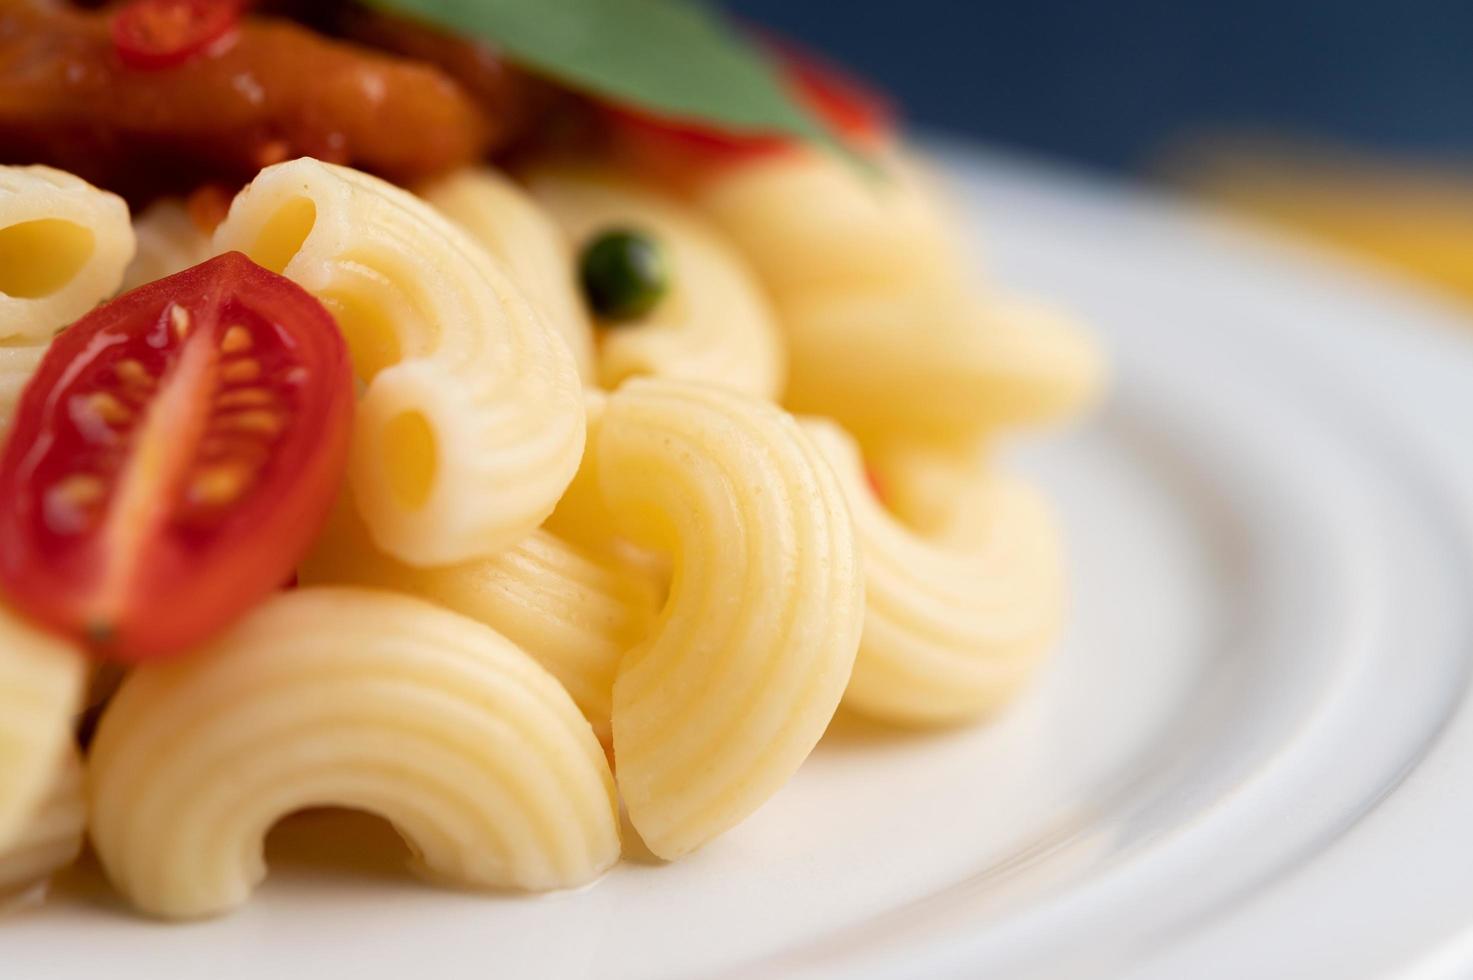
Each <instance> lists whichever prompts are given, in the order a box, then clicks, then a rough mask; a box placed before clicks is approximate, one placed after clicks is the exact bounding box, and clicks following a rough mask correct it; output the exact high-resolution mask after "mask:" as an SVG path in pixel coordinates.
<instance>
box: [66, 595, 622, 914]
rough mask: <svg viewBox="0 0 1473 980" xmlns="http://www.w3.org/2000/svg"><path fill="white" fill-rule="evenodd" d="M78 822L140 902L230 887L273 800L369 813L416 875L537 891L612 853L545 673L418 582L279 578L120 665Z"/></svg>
mask: <svg viewBox="0 0 1473 980" xmlns="http://www.w3.org/2000/svg"><path fill="white" fill-rule="evenodd" d="M88 782H89V795H90V798H91V814H90V817H91V820H90V822H91V835H92V842H93V844H94V846H95V847H96V849H97V853H98V856H99V857H100V858H101V860H102V863H103V866H104V867H105V869H106V870H107V872H108V875H109V877H110V878H111V879H112V881H113V882H114V884H115V885H116V886H117V887H118V888H119V890H120V891H122V892H123V894H125V895H126V896H128V898H129V899H130V900H131V901H132V902H133V903H134V904H135V905H136V906H137V907H138V908H140V909H143V910H144V911H147V912H149V913H151V914H154V915H157V916H162V917H167V918H196V917H200V916H207V915H212V914H216V913H219V912H223V911H226V910H228V909H231V908H234V907H236V906H238V905H239V904H241V903H242V902H244V901H245V900H246V898H247V897H248V896H249V894H250V892H251V890H252V889H253V888H254V887H255V885H256V884H257V883H258V882H259V881H260V880H261V879H262V878H263V877H264V875H265V871H266V869H265V866H264V864H263V862H262V856H261V852H262V842H263V840H264V838H265V835H266V833H267V831H268V830H269V829H270V827H271V826H272V825H273V824H275V823H276V822H277V821H278V820H279V819H281V818H282V817H284V816H286V815H287V814H289V813H291V812H293V811H296V810H299V809H303V808H306V807H312V806H323V805H339V806H346V807H350V808H354V809H361V810H366V811H368V812H371V813H375V814H378V815H380V816H383V817H385V818H387V819H388V820H389V821H390V823H392V824H393V825H394V827H395V828H396V829H397V830H398V831H399V832H400V833H401V834H402V835H404V837H405V838H406V839H407V840H408V841H409V843H410V845H411V847H412V848H413V850H414V853H415V854H416V857H417V862H418V865H419V867H420V870H422V871H423V872H424V873H426V874H428V875H431V876H433V877H435V878H439V879H443V880H446V881H449V882H453V883H455V884H459V885H465V886H475V887H490V888H519V889H545V888H565V887H572V886H575V885H581V884H584V883H586V882H588V881H591V880H593V879H594V878H596V877H597V876H598V875H600V874H601V873H602V872H603V871H604V870H605V869H606V868H608V867H609V865H611V864H612V863H613V862H614V861H615V860H616V859H617V858H618V856H619V827H618V812H617V808H616V805H615V800H614V786H613V780H612V777H611V776H610V774H609V769H608V764H607V762H606V761H605V759H604V753H603V750H602V748H601V747H600V746H599V743H598V740H597V739H596V738H594V735H593V732H592V730H591V729H590V728H589V727H588V723H587V722H586V721H585V720H584V719H583V716H582V715H580V714H579V713H578V709H577V707H576V706H575V705H574V704H573V702H572V700H571V699H569V697H568V695H567V694H566V693H565V692H564V691H563V690H562V688H561V687H560V686H559V685H558V683H557V682H556V681H555V680H553V678H552V677H551V676H549V675H548V674H547V672H546V671H544V670H543V669H542V668H540V667H538V666H537V664H536V663H534V662H533V661H532V660H531V658H529V657H528V656H527V655H526V654H524V653H523V652H522V651H520V650H518V649H517V648H516V647H515V646H514V645H513V644H512V643H510V642H509V641H508V640H506V639H505V638H503V637H502V636H500V635H499V634H497V633H496V632H495V631H493V630H491V629H488V628H487V627H485V626H482V625H481V624H479V623H475V622H472V621H471V620H469V619H467V618H465V617H463V616H459V615H457V614H455V613H452V612H448V611H446V610H443V609H439V608H437V607H435V606H432V605H430V604H428V603H425V602H422V601H420V600H418V599H412V598H409V597H406V596H395V595H392V594H390V593H379V592H372V591H367V590H359V589H304V590H298V591H296V592H292V593H284V594H281V595H278V596H276V597H275V598H273V599H272V600H270V601H269V602H268V603H267V604H266V605H264V606H262V607H261V608H259V609H258V610H256V612H255V613H253V614H252V615H250V616H249V617H247V618H246V619H245V620H243V621H242V622H241V623H239V624H238V625H237V626H236V627H234V628H233V629H231V630H230V631H229V632H228V633H227V634H226V635H225V636H223V637H221V638H220V639H219V640H218V641H216V642H215V643H214V644H213V645H212V646H211V647H210V648H209V649H207V650H203V651H200V653H199V654H198V655H196V656H194V657H192V658H190V659H187V660H183V661H174V662H170V663H166V664H161V665H149V666H145V667H142V668H139V669H137V670H135V671H134V672H133V673H132V674H130V675H129V677H128V679H127V680H126V681H124V683H123V687H122V690H120V691H119V692H118V695H117V698H116V699H115V700H114V701H113V703H112V705H111V706H110V707H109V708H108V710H107V711H106V713H105V714H104V715H103V718H102V723H101V725H100V727H99V729H98V733H97V740H96V742H95V744H94V746H93V749H92V756H91V761H90V766H89V773H88Z"/></svg>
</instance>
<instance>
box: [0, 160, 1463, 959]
mask: <svg viewBox="0 0 1473 980" xmlns="http://www.w3.org/2000/svg"><path fill="white" fill-rule="evenodd" d="M943 156H944V158H945V159H946V160H947V162H948V164H949V165H950V168H951V169H952V171H953V172H954V174H955V176H956V177H957V179H958V183H959V189H960V192H961V198H962V201H963V203H964V204H965V213H966V215H967V216H968V218H969V224H971V225H972V226H974V227H975V229H976V232H977V234H978V235H979V236H981V237H982V238H983V239H985V241H986V244H987V251H988V253H989V256H990V264H991V269H990V270H989V274H990V275H994V276H996V277H997V278H999V279H1000V280H1001V281H1003V282H1005V283H1007V284H1008V285H1009V286H1011V287H1016V288H1017V289H1020V290H1026V291H1029V292H1033V293H1038V294H1041V295H1045V296H1049V297H1053V298H1056V299H1058V300H1060V301H1061V302H1064V303H1066V304H1068V305H1070V306H1072V307H1073V308H1075V309H1076V310H1078V311H1079V312H1081V313H1082V314H1084V315H1085V316H1086V317H1088V318H1089V319H1091V320H1092V321H1093V322H1094V323H1096V324H1097V325H1098V327H1099V329H1100V331H1101V332H1102V334H1103V336H1104V338H1105V340H1106V343H1107V344H1108V346H1109V347H1110V348H1111V352H1112V356H1113V357H1114V359H1115V361H1116V364H1117V367H1118V380H1117V388H1118V391H1117V395H1116V397H1115V398H1114V400H1113V402H1112V403H1111V405H1110V406H1109V407H1108V408H1107V410H1106V411H1104V412H1103V413H1102V414H1101V416H1100V417H1099V418H1098V419H1097V420H1096V421H1095V422H1094V423H1093V424H1092V425H1090V426H1088V427H1087V428H1085V429H1084V430H1082V431H1080V432H1077V433H1075V434H1073V435H1070V436H1068V437H1065V438H1061V439H1060V438H1055V439H1051V440H1049V441H1048V442H1047V443H1046V444H1042V445H1027V446H1020V447H1019V448H1018V451H1017V452H1016V453H1014V454H1013V456H1012V462H1013V464H1014V465H1016V466H1019V467H1022V468H1024V469H1026V470H1028V471H1029V472H1031V473H1034V474H1036V475H1037V476H1038V478H1039V479H1040V480H1042V481H1043V482H1044V483H1045V484H1046V485H1047V487H1048V489H1049V490H1050V492H1051V493H1052V494H1053V496H1054V498H1055V499H1056V500H1057V501H1058V504H1059V507H1060V509H1061V511H1062V513H1063V516H1064V518H1065V521H1066V524H1067V527H1068V532H1069V536H1070V544H1071V550H1072V554H1073V576H1074V582H1073V587H1074V594H1075V608H1074V612H1073V616H1072V620H1071V624H1070V630H1069V635H1068V637H1067V639H1066V641H1065V642H1064V644H1063V645H1062V647H1061V649H1060V650H1059V651H1058V654H1057V656H1056V657H1055V658H1054V660H1053V662H1052V663H1051V665H1050V666H1049V668H1048V669H1047V671H1046V673H1045V676H1044V677H1043V678H1042V681H1041V683H1040V684H1039V685H1038V686H1037V688H1036V689H1035V690H1034V691H1033V692H1032V693H1031V694H1030V695H1029V696H1028V697H1027V698H1026V699H1025V700H1024V701H1023V702H1022V703H1021V704H1019V705H1018V706H1017V707H1016V708H1015V709H1014V710H1012V711H1010V712H1009V713H1008V714H1006V715H1005V716H1004V717H1003V718H1001V719H1000V720H999V721H998V722H997V723H995V724H993V725H992V726H990V727H985V728H982V729H977V730H968V731H960V732H949V733H944V734H933V735H908V736H903V735H902V736H897V735H894V734H892V733H889V732H886V731H883V730H880V729H875V728H870V727H866V726H865V725H863V724H861V723H858V722H855V721H852V720H848V719H840V720H839V721H838V722H836V724H835V727H834V729H833V730H832V731H831V732H830V734H829V736H828V737H826V738H825V740H824V742H823V743H822V744H821V745H820V747H819V749H818V750H817V751H816V752H815V754H814V756H813V758H812V759H811V761H810V762H809V763H808V765H807V766H806V767H805V768H804V770H803V771H802V772H801V773H800V775H799V777H798V778H797V779H796V780H795V781H794V782H793V783H792V784H791V785H790V786H789V787H788V788H787V789H785V790H784V791H783V792H782V793H781V794H780V795H779V796H778V797H776V798H775V799H774V800H773V801H772V802H771V803H770V804H769V805H768V806H767V807H766V808H764V809H763V810H762V811H761V812H760V813H759V814H758V815H757V816H756V817H755V818H753V819H752V820H750V821H749V822H748V823H746V824H744V825H743V826H742V827H740V828H739V829H738V830H737V831H735V832H733V833H732V834H730V835H729V836H727V837H726V838H723V839H722V840H721V841H719V842H718V843H717V844H715V845H713V846H711V847H709V848H707V849H706V850H705V851H703V852H701V853H700V854H698V855H696V856H695V857H693V858H691V859H688V860H686V861H683V862H681V863H679V864H677V865H673V866H660V865H656V864H653V863H649V862H626V863H625V864H624V865H623V866H621V867H620V868H618V869H617V870H616V871H615V872H614V873H612V874H611V875H610V876H609V877H608V878H606V879H605V880H604V881H602V882H600V883H599V884H597V885H596V886H594V887H592V888H589V889H586V890H584V891H581V892H578V893H574V894H562V895H554V896H548V897H541V898H524V897H485V896H477V895H464V894H454V893H444V892H438V891H434V890H432V889H429V888H427V887H425V886H421V885H419V884H417V883H415V882H414V881H413V880H411V879H409V878H407V877H406V876H404V875H402V874H401V873H400V872H399V871H398V868H397V860H398V858H399V857H400V856H401V854H400V852H399V851H397V850H396V849H395V848H396V844H395V842H394V841H393V840H392V838H391V836H390V835H388V834H387V833H386V832H385V831H384V829H383V828H382V827H380V826H378V825H376V824H373V823H369V822H366V821H365V822H360V823H354V824H348V825H345V824H344V823H342V822H341V821H334V820H323V819H320V818H315V819H314V818H307V819H298V820H296V821H294V822H293V823H292V824H290V825H289V826H288V827H286V828H283V829H282V830H279V831H278V832H277V833H276V834H275V835H273V840H272V845H271V848H270V853H271V855H272V858H273V874H272V876H271V878H270V879H269V881H268V882H267V884H266V885H265V886H263V887H262V889H261V890H260V891H259V892H258V894H257V896H256V899H255V901H254V902H253V903H252V904H251V905H250V906H249V907H248V908H247V909H246V910H244V911H243V912H241V913H239V914H237V915H235V916H233V917H231V918H228V919H225V920H222V921H218V922H211V923H206V924H201V925H192V926H185V927H163V926H158V925H153V924H149V923H146V922H142V921H140V920H137V919H134V918H132V917H130V916H128V915H126V914H125V913H123V912H121V911H120V910H119V909H118V908H117V907H116V906H115V905H114V904H112V902H111V901H110V900H109V899H107V898H106V896H105V893H103V892H101V891H97V890H93V889H89V888H88V887H86V884H85V881H83V882H81V883H78V882H76V881H74V882H72V883H71V884H69V885H68V886H67V887H66V888H65V889H64V895H63V896H62V899H61V900H59V901H56V902H53V903H52V904H50V905H48V906H46V907H43V908H39V909H34V910H28V911H25V912H23V913H20V914H18V915H16V916H14V917H12V918H10V919H7V920H6V921H4V922H3V923H0V975H3V976H4V977H7V978H8V977H15V978H18V980H19V978H30V977H47V978H78V980H80V978H83V977H87V978H89V980H90V978H92V977H95V976H98V975H106V976H108V977H110V978H111V980H144V978H147V980H157V978H159V977H196V976H197V977H211V978H234V977H299V976H323V977H338V976H352V977H355V978H358V980H401V978H430V977H476V978H484V977H487V976H497V977H600V978H661V977H686V976H769V975H770V976H860V977H891V976H897V977H899V976H905V977H910V976H914V977H921V976H924V977H938V976H958V977H977V976H1008V977H1031V976H1128V977H1140V978H1153V980H1154V978H1162V980H1166V978H1177V977H1225V978H1226V977H1234V978H1237V977H1250V976H1251V977H1279V976H1282V977H1334V978H1351V977H1361V976H1366V977H1369V976H1385V975H1390V974H1396V975H1406V976H1419V977H1420V976H1426V977H1434V976H1448V977H1454V976H1466V975H1473V929H1470V926H1473V847H1469V846H1468V845H1467V844H1466V843H1465V841H1466V839H1467V838H1468V836H1469V835H1470V834H1473V713H1470V711H1469V705H1468V698H1469V678H1470V665H1473V620H1470V612H1473V331H1470V330H1469V329H1468V327H1467V325H1466V324H1465V323H1463V322H1462V321H1461V320H1460V319H1459V317H1458V316H1457V315H1456V314H1454V313H1453V312H1451V311H1450V310H1448V309H1445V308H1443V307H1441V306H1439V305H1437V304H1436V303H1434V302H1433V301H1431V300H1427V299H1423V298H1420V297H1418V296H1417V295H1416V294H1414V293H1412V292H1410V291H1405V292H1404V291H1401V290H1399V289H1397V288H1396V287H1394V286H1391V285H1387V284H1385V283H1383V282H1382V281H1380V280H1378V279H1376V278H1375V277H1373V276H1371V275H1370V274H1369V273H1366V272H1364V271H1362V270H1358V269H1355V268H1352V267H1348V266H1340V265H1335V264H1330V263H1326V262H1322V261H1320V260H1318V259H1315V258H1312V257H1309V256H1307V255H1304V254H1301V253H1299V252H1297V251H1294V250H1292V249H1289V248H1287V247H1283V246H1278V245H1274V244H1271V243H1266V242H1263V241H1260V240H1258V239H1256V238H1254V237H1252V236H1250V235H1248V234H1246V233H1242V232H1239V231H1234V230H1233V229H1231V228H1230V227H1227V226H1226V225H1224V224H1222V223H1219V222H1214V221H1211V220H1209V219H1208V218H1207V217H1205V216H1204V215H1201V214H1199V213H1197V212H1193V211H1190V210H1188V209H1186V208H1184V207H1179V206H1177V205H1173V204H1170V203H1167V202H1164V201H1162V200H1160V199H1157V198H1154V197H1150V196H1146V195H1144V194H1135V193H1132V192H1127V191H1124V190H1121V189H1118V188H1112V187H1106V186H1104V185H1096V184H1093V183H1089V182H1087V181H1082V180H1079V179H1077V178H1074V177H1070V176H1067V175H1050V174H1047V173H1043V172H1041V171H1040V170H1039V169H1038V168H1036V167H1025V166H1020V165H1017V164H1013V163H1008V162H1006V161H1002V160H999V159H997V158H994V157H990V156H982V155H979V154H975V153H972V152H969V151H966V150H962V149H958V148H952V149H951V150H948V151H945V152H944V153H943ZM324 852H325V854H324ZM364 853H369V854H380V853H382V854H386V856H380V857H374V858H370V859H365V858H364V857H363V854H364Z"/></svg>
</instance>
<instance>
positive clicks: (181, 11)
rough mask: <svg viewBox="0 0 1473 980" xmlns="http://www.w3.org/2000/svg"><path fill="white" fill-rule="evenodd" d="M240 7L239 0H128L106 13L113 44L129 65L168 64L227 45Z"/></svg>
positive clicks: (144, 67)
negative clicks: (128, 0) (112, 11)
mask: <svg viewBox="0 0 1473 980" xmlns="http://www.w3.org/2000/svg"><path fill="white" fill-rule="evenodd" d="M241 7H242V3H241V0H131V2H129V3H126V4H124V5H123V6H122V7H121V8H119V10H118V11H117V12H116V13H115V14H113V16H112V20H111V22H110V28H111V31H112V40H113V48H114V50H116V51H117V53H118V57H119V58H120V59H121V60H122V62H123V64H125V65H127V66H128V67H129V68H138V69H142V70H144V71H157V70H159V69H164V68H173V67H175V66H177V65H182V64H184V63H185V62H186V61H188V60H190V59H191V58H194V57H196V56H198V55H201V54H209V53H213V52H217V51H222V50H224V49H225V48H227V47H229V46H230V44H231V43H232V42H233V41H234V40H235V37H236V36H237V33H238V32H237V28H238V27H239V24H240V12H241Z"/></svg>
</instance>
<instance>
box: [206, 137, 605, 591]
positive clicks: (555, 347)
mask: <svg viewBox="0 0 1473 980" xmlns="http://www.w3.org/2000/svg"><path fill="white" fill-rule="evenodd" d="M215 244H216V247H217V248H219V249H221V250H226V249H240V250H241V251H244V252H245V253H246V254H247V255H249V256H251V258H253V259H255V260H256V261H257V262H259V263H261V264H262V265H264V266H266V267H267V268H271V269H276V270H280V271H283V272H284V273H285V274H286V275H287V276H288V277H290V278H292V279H294V280H296V281H297V282H298V283H300V284H301V285H302V286H304V287H305V288H306V289H307V290H308V291H310V292H312V293H313V294H314V295H316V296H317V298H318V299H320V300H321V301H322V302H323V304H324V305H325V306H327V308H328V309H329V310H331V311H332V313H333V315H334V316H335V317H336V319H337V322H338V325H339V326H340V327H341V328H342V329H343V332H344V334H345V336H346V337H347V340H348V345H349V347H350V348H351V350H352V353H353V361H354V365H355V367H356V369H357V371H358V373H359V375H360V377H361V378H362V379H363V381H364V382H365V383H366V388H365V390H364V393H363V397H362V400H361V401H360V402H359V405H358V415H357V421H356V427H355V433H354V437H353V446H352V451H351V460H350V465H349V478H350V481H351V483H352V486H353V492H354V498H355V499H356V500H357V502H358V508H359V510H360V512H361V513H362V514H363V517H364V519H365V521H366V523H367V524H368V528H369V531H370V532H371V533H372V534H373V538H374V541H375V542H376V543H377V544H378V546H379V547H380V548H382V549H383V550H385V551H387V552H388V553H390V554H392V555H394V556H395V557H396V558H399V559H400V560H402V561H405V562H408V563H410V564H413V565H422V566H423V565H445V564H451V563H454V562H459V561H466V560H469V559H471V558H478V557H483V556H485V555H489V554H493V553H495V552H496V551H497V550H499V549H500V548H503V547H505V546H506V545H508V544H511V543H512V542H514V541H515V540H517V539H518V538H520V537H522V536H523V535H525V534H526V533H528V532H529V531H531V530H532V529H533V528H535V527H537V525H539V524H541V523H542V521H543V519H544V518H546V517H547V515H548V514H549V513H550V512H551V511H552V508H553V505H554V504H555V503H556V502H557V499H558V497H559V496H560V495H561V494H562V492H563V489H564V488H565V487H567V485H568V481H569V480H570V479H572V476H573V473H574V471H575V470H576V469H577V467H578V460H579V458H580V457H581V455H582V450H583V441H584V422H583V401H582V399H583V394H582V386H581V385H580V383H579V380H578V371H577V368H576V366H575V365H574V363H573V357H572V354H570V353H569V351H568V348H567V345H566V344H564V343H563V342H562V341H561V340H559V339H558V338H557V336H556V335H555V334H554V333H553V332H552V330H551V328H550V327H548V326H547V325H545V324H544V323H542V321H541V320H540V319H539V318H538V317H537V315H536V314H535V313H534V311H533V309H532V307H531V305H530V304H529V303H528V302H527V300H526V299H525V297H523V295H522V294H521V292H520V290H518V289H517V288H516V287H515V286H514V285H513V284H512V282H511V280H510V279H509V278H508V277H507V275H506V274H505V273H504V272H503V271H502V269H501V267H500V265H499V264H498V263H497V262H496V261H495V260H494V259H493V258H492V257H491V256H490V255H489V253H487V252H486V250H485V249H483V248H481V247H480V246H478V245H477V244H476V243H475V242H473V241H471V240H470V239H469V238H468V237H466V235H465V233H464V232H463V231H461V230H460V229H459V228H456V227H455V226H454V225H452V224H451V223H450V222H449V221H447V220H446V219H445V218H443V217H441V216H440V215H439V214H438V213H436V212H435V210H434V209H433V208H431V207H430V206H429V205H428V204H426V203H425V202H423V201H421V200H419V199H418V198H416V197H414V196H413V195H412V194H409V193H408V192H406V191H402V190H400V189H398V188H396V187H393V186H391V185H389V184H387V183H385V182H383V181H381V180H378V179H377V178H374V177H369V176H367V175H366V174H361V173H358V172H357V171H354V170H349V169H347V168H345V167H338V166H333V165H330V164H325V163H320V162H318V161H316V160H309V159H302V160H295V161H292V162H290V163H283V164H278V165H276V166H274V167H268V168H267V169H265V170H263V171H262V172H261V173H260V174H259V175H258V176H257V177H256V179H255V180H254V181H253V182H252V183H251V185H250V186H249V187H247V188H246V189H245V190H244V191H242V192H241V194H240V195H239V196H238V197H237V198H236V199H235V201H234V203H233V204H232V205H231V208H230V214H229V216H228V217H227V218H226V219H225V222H224V223H223V224H222V225H221V226H220V227H219V228H218V229H217V230H216V233H215Z"/></svg>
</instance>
